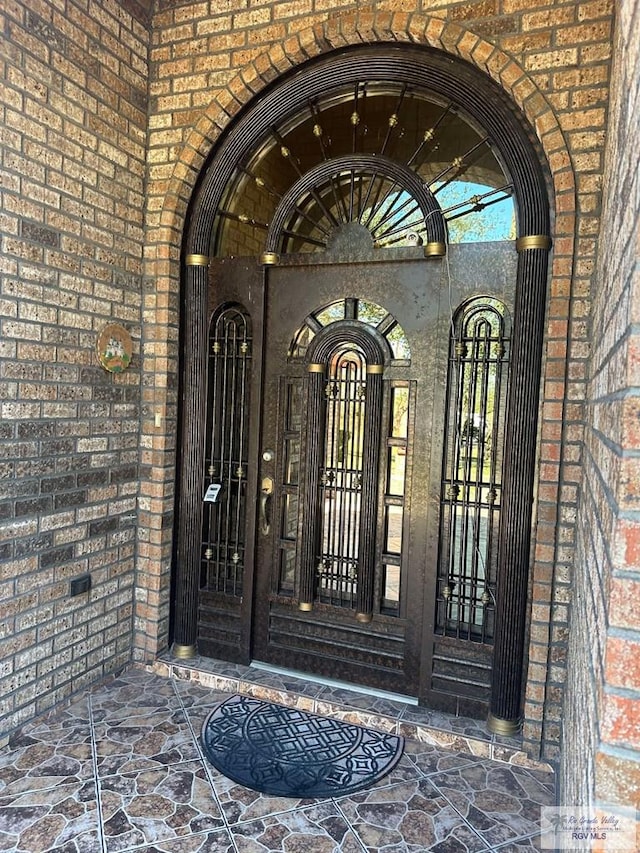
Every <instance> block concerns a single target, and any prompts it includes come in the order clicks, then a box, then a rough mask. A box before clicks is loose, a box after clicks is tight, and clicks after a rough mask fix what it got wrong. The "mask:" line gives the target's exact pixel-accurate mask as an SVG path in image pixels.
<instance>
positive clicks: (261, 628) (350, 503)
mask: <svg viewBox="0 0 640 853" xmlns="http://www.w3.org/2000/svg"><path fill="white" fill-rule="evenodd" d="M510 248H511V247H508V246H507V247H505V246H497V245H493V246H492V247H487V246H485V247H479V246H478V247H456V248H455V249H454V250H453V251H452V253H451V258H450V262H449V264H448V265H444V264H442V263H441V262H435V263H434V262H433V261H430V260H428V259H424V257H420V251H419V250H418V249H416V250H412V249H405V250H398V251H396V252H395V253H393V256H391V257H389V259H388V260H385V261H375V262H365V263H362V262H361V263H357V264H355V263H354V264H348V263H330V262H329V263H324V264H323V263H320V264H314V265H305V264H297V263H291V264H290V265H288V266H282V267H277V268H269V269H267V270H266V272H265V273H264V275H263V273H262V271H261V270H259V269H253V268H251V267H250V265H249V264H248V263H247V262H232V261H226V262H221V264H220V265H219V266H218V267H217V272H215V273H214V275H213V277H212V337H211V341H212V343H211V348H212V353H210V361H211V364H210V379H209V382H210V399H211V400H212V405H213V406H215V405H216V399H218V400H220V399H222V398H223V397H225V395H226V397H225V399H226V400H227V403H226V404H225V411H224V412H221V411H219V412H218V414H217V415H215V416H214V415H212V414H210V418H211V421H212V423H211V424H210V425H209V427H208V433H209V434H210V435H211V436H212V449H211V451H210V452H208V453H207V465H208V466H209V468H208V472H209V476H208V479H207V481H206V482H207V483H208V484H209V485H211V484H213V485H214V486H215V485H216V484H218V485H220V486H221V488H220V497H221V498H222V497H224V501H221V500H220V498H218V499H217V500H216V501H214V502H209V503H207V502H205V525H204V530H205V532H204V541H203V553H204V560H203V572H202V578H201V595H200V617H199V623H200V628H199V645H200V649H201V651H203V652H204V653H205V654H211V655H212V656H218V657H226V658H227V659H230V660H238V661H244V662H248V660H250V659H253V660H257V661H262V662H266V663H269V664H272V665H276V666H280V667H285V668H288V669H291V670H298V671H302V672H307V673H314V674H317V675H321V676H326V677H332V678H337V679H340V680H344V681H347V682H352V683H359V684H363V685H368V686H371V687H375V688H378V689H383V690H389V691H393V692H398V693H403V694H406V695H413V696H419V697H421V698H422V699H425V698H429V699H430V698H432V697H431V694H432V692H433V691H432V687H433V686H434V684H435V693H436V694H437V693H438V691H439V690H442V677H441V675H440V674H439V672H440V670H442V669H443V667H444V670H446V671H448V672H449V673H450V675H449V676H448V675H447V672H445V673H444V679H445V681H446V679H447V677H452V678H454V680H456V681H460V680H464V677H465V676H464V667H465V665H469V666H470V667H471V669H472V672H471V674H469V675H468V679H469V681H470V682H471V683H472V687H471V690H470V692H471V695H477V693H478V690H477V685H476V682H477V680H478V679H477V673H476V672H475V671H474V670H473V668H474V667H475V668H476V669H477V668H478V667H480V670H482V671H485V672H486V670H487V668H488V666H489V664H490V645H489V644H487V642H486V640H487V637H484V636H482V637H480V638H479V642H476V643H475V644H474V643H473V642H470V640H473V638H472V637H471V636H470V634H469V636H462V635H461V632H460V624H461V622H460V619H461V617H460V615H458V617H457V618H458V622H457V623H456V624H455V625H454V627H453V628H452V625H453V623H454V622H455V619H454V620H453V622H452V613H453V614H454V615H455V613H458V614H460V613H463V612H464V611H465V608H466V611H468V614H470V613H471V612H472V610H473V607H474V605H473V604H471V605H469V601H470V600H471V598H470V596H469V595H467V593H464V595H466V596H467V597H466V598H465V601H464V602H463V600H462V598H460V599H459V600H456V599H455V596H454V601H453V604H447V603H446V602H445V604H447V607H448V611H447V612H448V616H447V618H446V619H444V620H441V623H442V624H441V626H440V627H441V628H442V630H441V633H442V636H441V637H438V636H437V634H438V630H439V626H438V624H437V620H438V612H439V602H440V604H442V602H443V598H442V596H443V592H442V590H443V589H446V586H445V584H447V583H450V580H449V576H448V575H447V576H446V577H444V578H443V576H442V572H439V569H438V566H439V560H440V563H443V561H444V562H446V560H444V558H443V557H442V555H441V554H440V552H441V551H442V548H443V530H442V525H441V520H442V518H443V516H446V520H447V523H448V524H449V525H450V519H451V518H452V517H453V515H454V514H455V513H454V512H453V511H451V507H450V506H445V508H444V512H443V506H444V505H445V504H446V500H447V496H448V495H449V494H450V490H451V484H449V486H448V487H447V489H448V491H446V492H444V491H443V488H444V487H443V482H444V480H446V479H447V476H448V475H447V472H446V465H445V467H444V468H443V458H444V457H445V456H446V454H447V452H448V450H447V448H448V443H447V442H448V440H447V435H446V423H447V418H448V417H449V415H448V412H450V410H451V408H452V404H451V401H450V400H449V401H448V400H447V394H448V393H449V394H450V393H451V390H450V388H449V385H450V378H451V359H450V352H451V346H452V345H451V331H452V318H453V316H454V314H455V311H456V310H457V307H458V306H460V305H462V304H465V303H467V302H469V300H473V299H474V298H477V297H478V296H480V295H482V296H483V298H484V296H485V295H486V294H487V293H489V292H490V293H491V294H492V297H491V298H493V297H496V298H498V299H504V300H505V302H506V303H507V304H508V306H509V305H510V303H511V299H510V297H509V296H508V295H507V294H508V292H509V291H511V290H512V282H513V274H514V261H513V255H514V254H515V253H513V250H512V249H511V251H509V249H510ZM390 254H391V253H389V255H390ZM225 282H226V284H225ZM229 282H231V284H229ZM216 298H217V299H218V304H219V305H220V307H218V308H216V307H215V300H216ZM221 299H222V301H221V302H220V300H221ZM214 309H215V310H214ZM225 318H226V319H225ZM242 318H244V319H242ZM246 328H250V329H251V332H250V333H249V337H251V341H248V340H245V338H244V337H243V336H244V335H245V334H246V332H245V331H244V330H245V329H246ZM216 329H218V331H216ZM220 329H223V331H220ZM216 335H217V336H218V338H216ZM220 336H221V338H220ZM216 341H218V342H217V343H216ZM223 350H224V352H226V353H227V355H228V354H229V353H231V361H230V362H229V361H228V359H227V362H225V364H226V367H224V369H223V368H222V367H221V366H220V364H222V362H220V364H218V363H217V362H216V359H219V358H221V356H222V354H223ZM214 362H215V363H216V364H218V366H217V367H215V365H214ZM216 371H217V374H216ZM214 374H215V375H217V379H216V378H212V376H214ZM474 382H476V384H477V381H476V380H474ZM242 387H244V389H245V390H244V392H243V391H242ZM478 387H479V386H478ZM216 389H217V390H216ZM465 393H466V397H465V399H467V398H468V397H469V392H468V391H467V392H465ZM474 394H475V392H474ZM486 396H487V394H486V393H485V397H486ZM214 398H215V399H214ZM465 405H466V404H465ZM456 406H457V404H454V408H455V407H456ZM212 411H213V410H212V408H211V406H210V412H212ZM233 412H235V414H233ZM449 419H450V418H449ZM213 422H218V423H219V424H222V426H220V427H219V428H218V427H216V426H215V425H213ZM225 424H226V426H225ZM221 430H222V431H225V430H226V435H227V436H228V438H227V441H228V442H229V443H230V444H229V450H228V451H225V450H224V449H223V450H221V451H217V450H216V449H215V447H214V446H213V445H215V443H216V442H218V443H220V442H219V438H216V436H218V437H219V436H220V435H221ZM450 432H451V430H450ZM223 444H224V441H223ZM240 445H243V448H244V449H242V450H241V449H240ZM469 448H470V452H471V451H472V449H473V448H472V445H471V444H470V445H469ZM225 455H226V458H227V460H228V464H227V469H226V470H227V471H228V474H227V475H224V474H221V473H220V471H221V468H220V462H222V466H223V467H224V464H225V460H224V458H223V459H222V460H221V459H220V457H221V456H222V457H225ZM495 455H496V454H495V451H494V456H495ZM465 464H466V463H465ZM467 467H468V466H467ZM469 470H471V469H469ZM474 470H475V469H474ZM225 476H226V480H225ZM443 478H444V479H443ZM449 479H451V477H450V478H449ZM486 491H488V490H486ZM467 492H468V493H470V492H469V489H467ZM481 492H482V489H481V488H476V489H475V492H474V494H476V498H475V500H476V503H478V500H480V499H479V498H478V497H477V495H480V494H481ZM472 509H473V507H472ZM455 512H457V510H455ZM478 512H479V513H484V515H485V516H486V515H487V513H486V512H485V510H483V509H482V508H481V509H480V510H478V508H477V507H476V515H478ZM447 513H448V515H447ZM468 517H469V513H468V511H467V515H466V516H464V518H465V519H467V521H465V522H464V523H465V524H466V525H467V527H469V524H468ZM483 517H484V516H483ZM460 518H462V516H460ZM207 519H209V520H208V521H207ZM461 525H462V522H460V524H459V525H458V529H457V532H455V533H454V534H452V536H453V538H455V537H457V541H460V539H461V536H464V537H465V541H466V538H468V537H469V536H470V535H471V534H470V533H468V532H466V533H463V534H461V532H460V531H461V530H462V526H461ZM466 529H467V528H466V527H465V530H466ZM488 529H489V528H488V527H487V524H486V523H485V522H484V521H483V522H482V529H481V530H480V527H478V530H479V531H480V532H479V535H480V536H481V537H483V542H484V541H485V540H486V538H487V535H488V533H487V530H488ZM476 532H477V531H476ZM221 536H222V538H223V540H224V542H223V545H222V546H221V545H220V542H219V540H220V537H221ZM482 547H484V545H483V546H482ZM465 548H466V545H465ZM465 553H466V552H465ZM469 554H471V551H469ZM464 561H465V563H469V564H470V563H471V562H472V561H473V559H472V557H471V556H469V557H467V556H464ZM476 573H477V570H476ZM474 582H475V581H474ZM476 585H477V583H476ZM467 586H469V584H467ZM459 589H460V590H464V583H460V584H459ZM482 593H483V590H480V591H479V592H478V593H477V595H478V596H480V595H481V594H482ZM484 593H485V594H486V590H485V591H484ZM444 595H445V597H446V592H445V593H444ZM460 595H463V593H460ZM474 595H475V592H474ZM467 599H468V600H467ZM456 601H457V604H456ZM465 602H466V603H465ZM440 609H441V608H440ZM476 611H477V608H476V610H473V616H472V617H471V616H469V615H467V616H466V617H464V619H466V621H467V622H473V621H474V620H475V621H476V622H477V621H478V614H477V612H476ZM464 619H463V621H464ZM465 624H466V623H465ZM475 639H476V640H478V638H477V637H476V638H475ZM487 661H488V663H487ZM443 662H444V663H443ZM434 667H435V669H434ZM434 679H440V680H439V681H437V682H436V681H434ZM487 684H488V682H487ZM485 687H486V685H485ZM483 689H484V688H483ZM485 692H486V691H485ZM445 693H446V690H445ZM436 704H437V703H436ZM440 704H442V705H443V706H447V705H448V704H449V705H450V703H447V701H444V702H443V703H440Z"/></svg>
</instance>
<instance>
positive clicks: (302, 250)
mask: <svg viewBox="0 0 640 853" xmlns="http://www.w3.org/2000/svg"><path fill="white" fill-rule="evenodd" d="M548 232H549V222H548V202H547V198H546V193H545V189H544V181H543V177H542V170H541V167H540V160H539V157H538V155H537V153H536V151H535V149H534V146H533V144H532V142H531V140H530V137H529V134H528V132H527V128H526V127H525V125H524V124H523V122H522V120H521V118H520V117H519V115H518V114H517V112H516V111H515V109H514V108H513V107H512V106H511V105H510V104H508V103H507V102H506V100H505V98H504V95H503V94H502V93H501V92H500V91H499V90H498V89H497V88H496V87H494V86H493V85H492V84H491V82H490V81H489V80H486V79H484V78H483V77H481V76H480V75H478V74H477V73H476V72H475V71H474V70H473V69H471V68H470V67H469V66H467V65H465V64H464V63H461V62H453V61H452V60H451V58H450V57H448V58H446V59H445V58H444V57H443V56H442V55H440V54H438V53H436V52H433V51H429V50H424V49H417V48H416V49H414V48H410V47H407V46H404V47H402V48H399V47H395V46H380V47H377V48H374V47H366V48H360V49H352V50H348V51H344V52H340V53H338V54H334V55H331V56H327V57H324V58H323V59H322V60H319V61H315V62H312V63H309V64H308V65H307V66H305V67H304V68H303V69H299V70H298V71H297V72H296V73H295V74H292V75H290V76H289V77H287V78H286V79H284V80H282V81H280V82H279V83H278V84H277V85H274V86H273V87H272V88H271V89H270V90H269V92H267V93H266V94H264V95H262V96H261V97H260V99H258V100H256V102H255V103H253V104H251V105H250V106H249V107H248V109H247V110H246V111H245V112H244V113H243V114H242V116H241V117H240V118H239V119H238V120H237V121H236V123H235V124H234V125H233V127H232V128H231V129H230V131H229V132H228V133H227V135H226V136H225V138H224V139H223V140H222V141H221V143H220V145H219V146H218V148H217V149H216V151H215V152H214V155H213V156H212V159H211V161H210V163H209V164H208V165H207V167H206V168H205V169H204V170H203V173H202V178H201V183H200V186H199V189H198V191H197V193H196V196H195V198H194V202H193V204H192V208H191V212H190V226H189V233H188V235H187V237H186V250H187V251H186V254H185V303H184V308H185V324H184V329H185V378H184V389H185V394H184V411H183V442H182V475H181V483H180V505H179V517H178V550H177V583H176V590H177V596H176V601H177V608H178V612H177V619H176V649H177V651H178V652H179V653H182V654H185V655H186V654H189V653H191V652H192V651H193V649H194V647H195V642H196V639H197V642H198V645H199V647H200V649H201V651H202V652H203V653H205V654H210V655H212V656H217V657H223V658H225V659H229V660H238V661H243V662H248V661H249V660H250V659H257V660H262V661H266V662H269V663H273V664H278V665H286V666H289V667H291V668H294V669H299V670H302V671H306V672H312V673H317V674H324V675H334V676H337V677H340V678H342V679H344V680H346V681H353V682H357V683H361V684H365V685H368V686H371V687H377V688H382V689H388V690H392V691H395V692H400V693H404V694H409V695H413V696H416V697H418V698H419V699H420V700H421V701H423V702H426V703H428V704H430V705H433V706H436V707H442V708H446V709H450V710H454V711H456V712H460V713H465V714H471V715H476V716H478V715H481V714H483V713H484V712H486V710H487V708H488V707H489V706H490V707H491V714H492V719H493V720H494V721H495V723H494V724H495V727H496V728H499V729H500V728H501V729H502V730H504V731H510V730H513V729H514V728H515V727H517V721H518V718H519V708H520V685H521V679H522V662H523V661H522V659H523V648H524V630H525V610H526V592H527V579H528V560H529V553H528V552H529V541H530V518H531V512H530V508H531V496H532V487H533V466H534V448H535V425H536V410H537V387H538V377H539V369H540V355H541V342H542V320H543V313H544V291H545V282H546V269H547V266H546V265H547V252H548V249H549V245H550V241H549V237H548ZM514 244H515V248H516V249H517V250H518V251H517V252H516V251H514ZM203 498H204V500H203Z"/></svg>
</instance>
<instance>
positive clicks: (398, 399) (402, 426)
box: [391, 387, 409, 438]
mask: <svg viewBox="0 0 640 853" xmlns="http://www.w3.org/2000/svg"><path fill="white" fill-rule="evenodd" d="M391 395H392V396H391V435H392V436H393V437H394V438H406V437H407V412H408V411H409V389H408V388H398V387H395V388H393V389H392V390H391Z"/></svg>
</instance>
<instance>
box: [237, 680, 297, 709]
mask: <svg viewBox="0 0 640 853" xmlns="http://www.w3.org/2000/svg"><path fill="white" fill-rule="evenodd" d="M238 693H242V694H243V695H245V696H251V697H252V698H254V699H260V700H262V701H263V702H274V703H275V704H276V705H286V706H287V707H289V708H298V709H300V710H301V711H313V710H314V699H313V698H312V697H310V696H302V695H299V694H297V693H288V692H287V691H286V690H285V689H280V688H277V687H270V686H268V685H266V684H253V683H252V682H249V681H240V683H239V684H238Z"/></svg>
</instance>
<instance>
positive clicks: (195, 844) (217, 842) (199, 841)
mask: <svg viewBox="0 0 640 853" xmlns="http://www.w3.org/2000/svg"><path fill="white" fill-rule="evenodd" d="M235 851H236V848H235V847H234V845H233V841H232V840H231V838H230V836H229V833H228V832H227V830H226V829H223V830H219V831H218V832H205V833H198V835H188V836H186V837H184V838H173V839H170V840H168V841H157V842H156V843H155V844H152V845H151V847H137V848H136V853H235Z"/></svg>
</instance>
